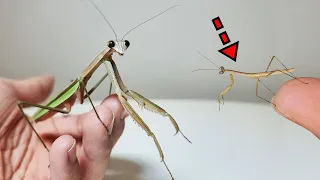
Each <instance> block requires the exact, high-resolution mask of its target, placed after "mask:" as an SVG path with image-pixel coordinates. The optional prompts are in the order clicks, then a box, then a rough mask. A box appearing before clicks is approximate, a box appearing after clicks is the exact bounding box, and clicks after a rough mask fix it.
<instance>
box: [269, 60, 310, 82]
mask: <svg viewBox="0 0 320 180" xmlns="http://www.w3.org/2000/svg"><path fill="white" fill-rule="evenodd" d="M274 59H276V60H277V61H278V62H279V63H280V64H281V65H282V66H283V67H284V68H285V69H286V70H288V68H287V67H286V66H285V65H284V64H283V63H282V62H281V61H280V60H279V59H278V58H277V57H276V56H272V58H271V60H270V62H269V64H268V66H267V69H266V71H265V72H268V71H269V68H270V66H271V63H272V61H273V60H274ZM279 71H280V70H279ZM281 72H282V73H283V74H285V75H287V76H290V77H292V78H293V79H297V80H298V81H300V82H302V83H304V84H309V83H305V82H303V81H301V80H299V79H298V78H297V77H296V76H295V75H294V74H293V73H292V72H289V73H290V74H288V73H286V72H283V71H281Z"/></svg>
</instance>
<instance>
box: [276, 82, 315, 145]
mask: <svg viewBox="0 0 320 180" xmlns="http://www.w3.org/2000/svg"><path fill="white" fill-rule="evenodd" d="M299 79H300V80H301V81H303V82H306V83H308V84H304V83H302V82H300V81H297V80H290V81H288V82H287V83H285V84H284V85H282V86H281V87H280V89H279V90H278V92H277V94H276V95H275V96H274V97H273V99H272V101H273V103H274V104H275V105H276V107H274V109H275V110H276V112H278V113H279V114H280V115H281V116H283V117H285V118H287V119H289V120H291V121H293V122H294V123H296V124H298V125H300V126H302V127H304V128H305V129H307V130H308V131H310V132H312V133H313V134H314V135H315V136H316V137H318V138H319V139H320V111H319V108H320V91H319V89H320V79H317V78H299Z"/></svg>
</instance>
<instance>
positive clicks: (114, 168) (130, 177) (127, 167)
mask: <svg viewBox="0 0 320 180" xmlns="http://www.w3.org/2000/svg"><path fill="white" fill-rule="evenodd" d="M141 172H142V166H141V165H139V164H138V163H136V162H134V161H132V160H128V159H124V158H114V157H111V159H110V162H109V168H108V170H107V172H106V174H105V177H104V180H140V179H141V178H140V174H141Z"/></svg>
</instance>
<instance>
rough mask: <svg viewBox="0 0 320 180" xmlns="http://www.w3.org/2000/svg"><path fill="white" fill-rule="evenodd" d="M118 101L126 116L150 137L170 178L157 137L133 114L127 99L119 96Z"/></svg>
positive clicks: (133, 111)
mask: <svg viewBox="0 0 320 180" xmlns="http://www.w3.org/2000/svg"><path fill="white" fill-rule="evenodd" d="M119 100H120V102H121V104H122V105H123V107H124V109H125V110H126V111H127V112H128V114H129V115H130V116H131V117H132V118H133V119H134V120H135V121H136V122H137V123H138V124H139V125H140V126H141V127H142V129H143V130H144V131H145V132H146V133H147V135H148V136H150V137H152V139H153V141H154V143H155V145H156V147H157V149H158V152H159V155H160V158H161V162H163V164H164V165H165V167H166V169H167V170H168V172H169V174H170V176H171V177H172V173H171V171H170V170H169V167H168V166H167V164H166V162H165V161H164V155H163V151H162V149H161V146H160V143H159V142H158V140H157V137H156V136H155V135H154V134H153V132H152V131H151V130H150V128H149V127H148V125H147V124H146V123H145V122H144V121H143V120H142V118H141V117H140V116H139V115H138V114H137V112H135V110H134V109H133V108H132V106H131V105H130V104H129V103H128V102H127V99H125V98H124V97H123V96H119Z"/></svg>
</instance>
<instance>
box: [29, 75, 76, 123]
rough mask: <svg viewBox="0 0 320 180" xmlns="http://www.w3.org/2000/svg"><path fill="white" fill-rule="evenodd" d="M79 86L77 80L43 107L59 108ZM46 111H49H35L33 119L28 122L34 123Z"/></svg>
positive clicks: (46, 110)
mask: <svg viewBox="0 0 320 180" xmlns="http://www.w3.org/2000/svg"><path fill="white" fill-rule="evenodd" d="M79 86H80V81H79V80H75V81H74V82H73V83H72V84H71V85H70V86H68V87H67V88H66V89H65V90H64V91H62V92H61V93H60V94H59V95H58V96H56V97H55V98H53V99H52V100H51V101H50V102H49V103H48V104H47V105H45V106H47V107H52V108H55V107H57V106H59V105H60V104H62V103H63V102H65V101H66V100H67V99H69V98H70V97H71V96H72V95H73V94H74V93H75V92H76V91H77V89H78V88H79ZM48 111H50V110H48V109H40V110H39V111H37V112H36V113H35V114H34V115H33V117H32V118H31V119H30V121H34V120H36V119H38V118H40V117H41V116H43V115H44V114H46V113H47V112H48Z"/></svg>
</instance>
